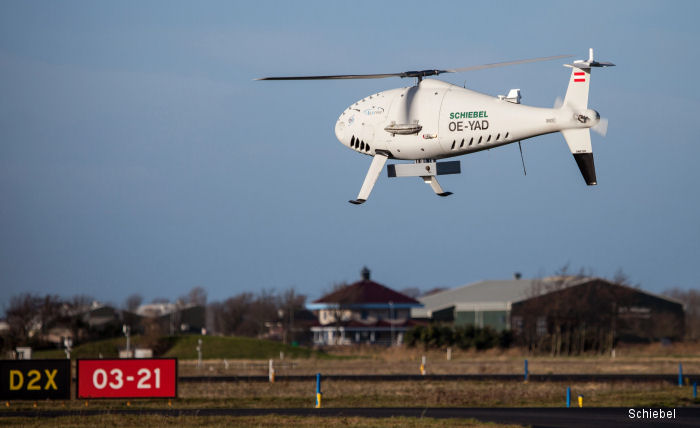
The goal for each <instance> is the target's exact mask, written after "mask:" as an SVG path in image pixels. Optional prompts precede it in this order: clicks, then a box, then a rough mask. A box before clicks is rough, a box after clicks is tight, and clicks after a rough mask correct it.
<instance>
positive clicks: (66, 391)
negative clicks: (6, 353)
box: [0, 360, 71, 400]
mask: <svg viewBox="0 0 700 428" xmlns="http://www.w3.org/2000/svg"><path fill="white" fill-rule="evenodd" d="M70 383H71V382H70V360H2V361H0V399H2V400H44V399H56V400H70Z"/></svg>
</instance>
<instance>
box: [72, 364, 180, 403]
mask: <svg viewBox="0 0 700 428" xmlns="http://www.w3.org/2000/svg"><path fill="white" fill-rule="evenodd" d="M77 372H78V373H77V377H78V391H77V397H78V398H175V397H176V396H177V359H176V358H127V359H118V360H117V359H114V360H82V359H79V360H78V365H77Z"/></svg>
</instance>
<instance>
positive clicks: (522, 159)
mask: <svg viewBox="0 0 700 428" xmlns="http://www.w3.org/2000/svg"><path fill="white" fill-rule="evenodd" d="M518 148H519V149H520V160H521V161H522V163H523V174H525V175H526V176H527V170H525V158H523V146H521V145H520V140H518Z"/></svg>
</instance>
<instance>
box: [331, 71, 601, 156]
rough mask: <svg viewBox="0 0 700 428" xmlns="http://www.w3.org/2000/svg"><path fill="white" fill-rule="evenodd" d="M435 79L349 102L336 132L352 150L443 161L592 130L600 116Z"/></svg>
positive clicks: (370, 153) (595, 113) (587, 110)
mask: <svg viewBox="0 0 700 428" xmlns="http://www.w3.org/2000/svg"><path fill="white" fill-rule="evenodd" d="M518 102H519V100H517V101H514V100H510V99H509V98H506V97H503V96H499V97H493V96H490V95H487V94H482V93H479V92H476V91H472V90H470V89H465V88H462V87H459V86H455V85H452V84H450V83H446V82H443V81H440V80H436V79H423V80H421V81H420V82H419V83H418V84H417V85H416V86H410V87H405V88H398V89H392V90H387V91H382V92H379V93H377V94H373V95H370V96H368V97H365V98H363V99H361V100H359V101H357V102H356V103H354V104H352V105H351V106H349V107H348V108H347V109H346V110H345V111H344V112H343V113H342V114H341V115H340V117H339V118H338V121H337V122H336V125H335V134H336V137H337V138H338V140H339V141H340V142H341V143H342V144H343V145H345V146H347V147H348V148H350V149H352V150H354V151H357V152H359V153H362V154H366V155H370V156H373V155H375V154H376V153H383V154H386V155H388V156H389V157H390V158H394V159H404V160H422V159H444V158H449V157H453V156H460V155H464V154H469V153H473V152H478V151H481V150H487V149H492V148H494V147H499V146H502V145H506V144H510V143H514V142H517V141H520V140H524V139H527V138H531V137H535V136H538V135H543V134H549V133H552V132H557V131H561V130H563V129H575V128H590V127H592V126H594V125H595V124H597V123H598V121H599V119H600V116H599V115H598V113H597V112H595V111H594V110H590V109H581V110H579V111H576V110H574V109H572V108H570V107H568V106H565V107H561V108H539V107H531V106H526V105H522V104H519V103H518Z"/></svg>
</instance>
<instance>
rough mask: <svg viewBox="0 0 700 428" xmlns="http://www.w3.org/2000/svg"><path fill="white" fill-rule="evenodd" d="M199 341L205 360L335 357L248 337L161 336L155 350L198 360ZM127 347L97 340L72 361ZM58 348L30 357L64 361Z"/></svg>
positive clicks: (83, 347)
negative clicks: (199, 341) (281, 356)
mask: <svg viewBox="0 0 700 428" xmlns="http://www.w3.org/2000/svg"><path fill="white" fill-rule="evenodd" d="M199 339H201V340H202V349H203V352H204V358H207V359H212V358H219V359H223V358H227V359H241V358H245V359H269V358H279V356H280V353H281V352H282V353H284V355H286V356H288V357H290V358H312V357H313V358H319V359H323V358H334V357H333V356H329V355H328V354H326V353H325V352H321V351H317V350H312V349H309V348H306V347H301V346H290V345H285V344H283V343H280V342H275V341H271V340H262V339H253V338H249V337H223V336H199V335H189V336H176V337H162V338H160V339H159V340H158V343H157V348H159V349H162V350H163V352H162V354H161V355H157V356H163V357H174V358H179V359H196V358H197V350H196V348H197V340H199ZM144 340H145V339H144V338H143V337H141V336H134V337H132V346H134V347H136V346H140V344H141V343H143V341H144ZM125 347H126V339H125V338H123V337H120V338H112V339H105V340H98V341H94V342H90V343H86V344H83V345H80V346H76V347H75V348H74V349H73V351H72V352H71V358H100V357H102V358H116V357H118V356H119V349H124V348H125ZM65 357H66V354H65V352H64V351H63V350H61V349H52V350H41V351H35V352H34V355H33V358H39V359H41V358H65Z"/></svg>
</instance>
